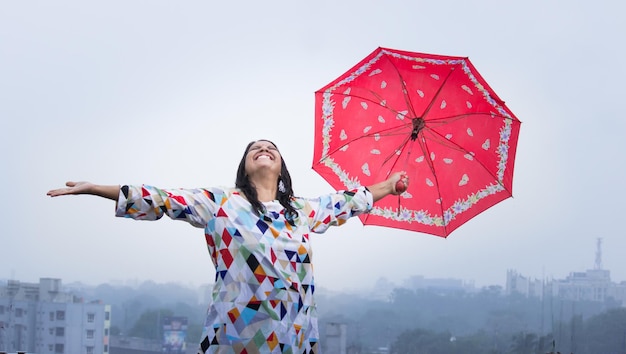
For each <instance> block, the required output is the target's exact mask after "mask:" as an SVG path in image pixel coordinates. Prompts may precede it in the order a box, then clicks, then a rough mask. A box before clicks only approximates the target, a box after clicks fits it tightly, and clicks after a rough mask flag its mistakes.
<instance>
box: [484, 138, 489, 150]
mask: <svg viewBox="0 0 626 354" xmlns="http://www.w3.org/2000/svg"><path fill="white" fill-rule="evenodd" d="M490 146H491V142H490V141H489V139H487V140H485V142H484V143H483V149H485V150H489V147H490Z"/></svg>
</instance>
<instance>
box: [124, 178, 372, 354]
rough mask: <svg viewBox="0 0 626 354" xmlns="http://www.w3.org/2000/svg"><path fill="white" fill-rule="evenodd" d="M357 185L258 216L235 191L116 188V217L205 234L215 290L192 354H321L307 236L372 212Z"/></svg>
mask: <svg viewBox="0 0 626 354" xmlns="http://www.w3.org/2000/svg"><path fill="white" fill-rule="evenodd" d="M372 204H373V200H372V194H371V193H370V192H369V191H368V190H367V189H366V188H365V187H360V188H358V189H355V190H352V191H342V192H337V193H333V194H329V195H326V196H322V197H320V198H316V199H305V198H293V199H292V205H293V206H294V207H295V208H296V210H297V213H298V215H297V217H295V218H290V220H287V219H286V218H285V209H284V208H283V206H282V205H281V204H280V203H279V202H278V201H273V202H267V203H263V205H264V206H265V209H266V212H265V213H264V214H263V215H260V216H257V215H255V213H254V212H253V211H252V206H251V205H250V203H249V202H248V201H247V200H246V199H245V198H244V197H243V195H242V194H240V193H239V191H238V190H237V189H220V188H206V189H167V190H165V189H159V188H155V187H152V186H147V185H143V186H123V187H122V188H121V189H120V195H119V199H118V202H117V208H116V215H117V216H123V217H129V218H133V219H136V220H157V219H160V218H161V217H162V216H163V215H167V216H169V217H170V218H172V219H174V220H183V221H187V222H189V223H190V224H191V225H193V226H195V227H199V228H204V232H205V237H206V243H207V246H208V250H209V253H210V255H211V259H212V261H213V264H214V265H215V269H216V275H215V285H214V287H213V293H212V301H211V303H210V305H209V309H208V311H207V317H206V322H205V328H204V333H203V335H202V338H203V340H202V342H201V345H200V349H199V351H198V353H237V354H239V353H247V354H252V353H292V354H301V353H316V354H317V353H320V349H319V344H318V338H319V333H318V327H317V315H316V308H315V302H314V300H313V293H314V291H315V284H314V281H313V265H312V263H311V260H312V252H311V245H310V242H309V234H310V233H311V232H315V233H322V232H325V231H326V230H327V229H328V227H329V226H332V225H341V224H343V223H344V222H346V220H347V219H349V218H350V217H352V216H355V215H358V214H361V213H365V212H368V211H370V210H371V208H372Z"/></svg>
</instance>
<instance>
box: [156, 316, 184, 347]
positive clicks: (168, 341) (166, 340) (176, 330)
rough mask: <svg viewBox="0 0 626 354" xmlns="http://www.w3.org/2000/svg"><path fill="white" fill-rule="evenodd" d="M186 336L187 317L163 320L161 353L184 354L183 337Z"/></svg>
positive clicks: (165, 318)
mask: <svg viewBox="0 0 626 354" xmlns="http://www.w3.org/2000/svg"><path fill="white" fill-rule="evenodd" d="M186 336H187V317H170V316H168V317H164V318H163V345H162V350H161V351H162V352H163V353H167V354H184V353H185V337H186Z"/></svg>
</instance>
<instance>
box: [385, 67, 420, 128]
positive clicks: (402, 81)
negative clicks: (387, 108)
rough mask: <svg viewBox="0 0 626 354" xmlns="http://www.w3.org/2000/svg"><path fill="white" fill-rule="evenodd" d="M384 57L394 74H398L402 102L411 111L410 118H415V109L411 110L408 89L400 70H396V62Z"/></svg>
mask: <svg viewBox="0 0 626 354" xmlns="http://www.w3.org/2000/svg"><path fill="white" fill-rule="evenodd" d="M385 58H387V60H388V61H389V64H391V66H392V67H393V68H394V69H395V71H396V74H398V79H399V80H400V84H401V85H402V97H404V103H405V104H406V106H407V107H408V109H409V110H410V111H411V114H412V118H416V117H417V114H416V113H415V110H413V103H412V102H411V97H409V91H408V90H407V88H406V83H405V82H404V78H403V77H402V74H400V70H398V67H397V66H396V64H395V63H394V62H393V61H391V60H390V59H389V58H388V57H387V56H386V57H385ZM397 113H398V112H396V114H397Z"/></svg>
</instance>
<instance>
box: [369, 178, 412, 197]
mask: <svg viewBox="0 0 626 354" xmlns="http://www.w3.org/2000/svg"><path fill="white" fill-rule="evenodd" d="M400 181H402V183H398V182H400ZM408 186H409V178H408V177H407V176H406V174H405V173H404V172H395V173H392V174H391V175H390V176H389V178H387V179H386V180H384V181H382V182H379V183H376V184H374V185H371V186H367V189H368V190H369V191H370V192H371V193H372V197H373V199H374V202H376V201H377V200H380V199H382V198H383V197H386V196H387V195H389V194H393V195H398V194H402V193H403V192H404V191H405V190H406V189H407V187H408Z"/></svg>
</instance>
